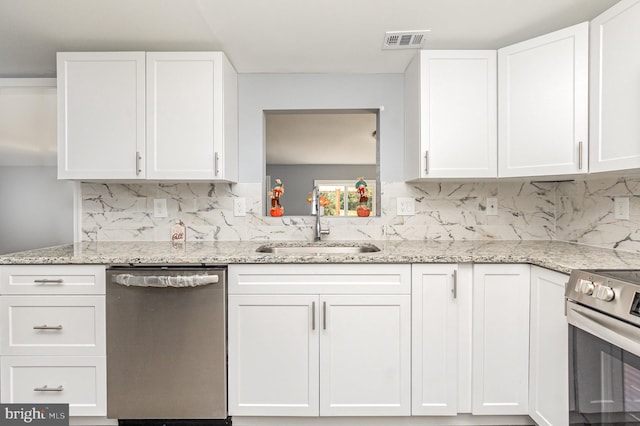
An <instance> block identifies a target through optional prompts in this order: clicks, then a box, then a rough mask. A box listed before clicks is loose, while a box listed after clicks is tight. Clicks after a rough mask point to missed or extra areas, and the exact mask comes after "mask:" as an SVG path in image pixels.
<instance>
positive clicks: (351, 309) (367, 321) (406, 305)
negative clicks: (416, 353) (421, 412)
mask: <svg viewBox="0 0 640 426" xmlns="http://www.w3.org/2000/svg"><path fill="white" fill-rule="evenodd" d="M320 302H321V310H322V316H321V324H320V327H321V333H320V334H321V338H320V340H321V342H320V374H321V376H320V415H322V416H387V415H388V416H408V415H410V414H411V396H410V395H411V313H410V310H411V300H410V296H408V295H406V296H398V295H376V296H366V295H361V296H321V297H320Z"/></svg>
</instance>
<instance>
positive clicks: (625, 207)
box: [613, 197, 629, 220]
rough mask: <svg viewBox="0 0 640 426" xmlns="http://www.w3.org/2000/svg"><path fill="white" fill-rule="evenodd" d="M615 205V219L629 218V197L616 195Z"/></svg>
mask: <svg viewBox="0 0 640 426" xmlns="http://www.w3.org/2000/svg"><path fill="white" fill-rule="evenodd" d="M613 206H614V212H613V217H614V218H615V219H621V220H629V197H615V198H614V199H613Z"/></svg>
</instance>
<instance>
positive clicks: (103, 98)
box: [58, 52, 238, 182]
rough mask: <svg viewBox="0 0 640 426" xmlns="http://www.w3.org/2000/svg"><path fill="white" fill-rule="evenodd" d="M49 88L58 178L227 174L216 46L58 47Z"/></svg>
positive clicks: (233, 121)
mask: <svg viewBox="0 0 640 426" xmlns="http://www.w3.org/2000/svg"><path fill="white" fill-rule="evenodd" d="M58 87H59V90H58V108H59V112H58V177H59V178H61V179H124V180H129V179H143V178H146V179H155V180H161V179H173V180H177V179H180V180H199V179H206V180H222V181H230V182H235V181H237V177H238V148H237V142H238V93H237V74H236V71H235V70H234V68H233V66H232V65H231V63H230V62H229V61H228V60H227V58H226V56H225V55H224V53H222V52H158V53H151V52H150V53H147V54H145V53H144V52H117V53H116V52H108V53H84V52H83V53H59V54H58ZM145 118H146V119H145Z"/></svg>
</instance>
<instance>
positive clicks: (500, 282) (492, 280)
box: [473, 264, 530, 415]
mask: <svg viewBox="0 0 640 426" xmlns="http://www.w3.org/2000/svg"><path fill="white" fill-rule="evenodd" d="M529 282H530V267H529V265H498V264H496V265H474V272H473V414H518V415H521V414H528V399H529V396H528V391H529V380H528V378H529Z"/></svg>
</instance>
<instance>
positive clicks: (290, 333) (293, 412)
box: [228, 295, 320, 416]
mask: <svg viewBox="0 0 640 426" xmlns="http://www.w3.org/2000/svg"><path fill="white" fill-rule="evenodd" d="M317 308H318V297H317V296H310V295H229V305H228V312H229V413H230V415H251V416H253V415H272V416H287V415H289V416H317V415H318V413H319V404H320V401H319V398H318V395H319V389H320V383H319V380H320V378H319V373H318V371H319V356H320V352H319V343H320V341H319V339H318V333H319V330H318V311H317Z"/></svg>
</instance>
